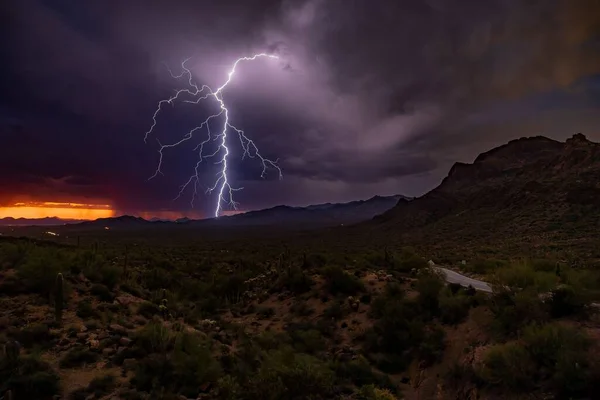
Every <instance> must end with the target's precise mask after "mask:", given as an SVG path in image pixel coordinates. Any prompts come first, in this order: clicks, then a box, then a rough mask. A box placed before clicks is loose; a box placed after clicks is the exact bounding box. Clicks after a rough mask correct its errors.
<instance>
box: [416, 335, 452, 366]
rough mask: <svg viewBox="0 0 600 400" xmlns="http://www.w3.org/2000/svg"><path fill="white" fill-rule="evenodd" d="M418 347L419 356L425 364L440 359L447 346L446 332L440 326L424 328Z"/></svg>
mask: <svg viewBox="0 0 600 400" xmlns="http://www.w3.org/2000/svg"><path fill="white" fill-rule="evenodd" d="M423 333H424V335H423V338H422V339H421V341H420V343H419V347H418V353H419V358H420V359H421V360H422V361H424V362H425V365H431V364H433V363H435V362H437V361H439V360H440V359H441V358H442V356H443V355H444V349H445V348H446V332H445V331H444V330H443V329H442V328H440V327H439V326H435V325H434V326H431V327H428V328H427V329H425V330H424V332H423Z"/></svg>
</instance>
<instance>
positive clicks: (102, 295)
mask: <svg viewBox="0 0 600 400" xmlns="http://www.w3.org/2000/svg"><path fill="white" fill-rule="evenodd" d="M90 293H91V294H93V295H94V296H96V297H98V299H99V300H101V301H113V299H114V295H113V294H112V293H111V291H110V289H109V288H108V287H106V286H105V285H102V284H99V283H95V284H93V285H92V287H91V288H90Z"/></svg>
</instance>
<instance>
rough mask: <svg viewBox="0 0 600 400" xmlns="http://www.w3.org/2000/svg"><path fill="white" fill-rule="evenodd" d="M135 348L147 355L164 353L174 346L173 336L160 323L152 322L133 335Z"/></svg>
mask: <svg viewBox="0 0 600 400" xmlns="http://www.w3.org/2000/svg"><path fill="white" fill-rule="evenodd" d="M134 339H135V345H136V347H138V348H140V349H143V350H144V351H145V352H146V353H147V354H152V353H164V352H166V351H168V350H170V349H171V348H172V347H173V345H174V340H175V335H174V333H173V332H171V331H170V330H169V328H167V327H166V326H164V325H163V324H162V323H160V322H157V321H152V322H150V323H149V324H147V325H146V326H144V328H142V329H141V330H140V331H138V332H137V334H136V335H135V338H134Z"/></svg>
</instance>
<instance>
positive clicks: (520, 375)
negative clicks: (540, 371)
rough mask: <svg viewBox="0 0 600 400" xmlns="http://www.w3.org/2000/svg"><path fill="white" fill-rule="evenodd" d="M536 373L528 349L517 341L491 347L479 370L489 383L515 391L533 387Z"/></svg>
mask: <svg viewBox="0 0 600 400" xmlns="http://www.w3.org/2000/svg"><path fill="white" fill-rule="evenodd" d="M534 373H535V364H534V362H533V361H532V360H531V357H530V356H529V354H528V353H527V350H525V348H524V347H523V346H522V345H520V344H518V343H515V342H510V343H506V344H500V345H496V346H494V347H492V348H490V349H489V350H488V351H487V353H486V354H485V358H484V361H483V367H482V368H481V370H480V371H479V375H480V376H481V378H482V379H483V380H484V381H485V382H487V383H488V384H490V385H493V386H499V387H504V388H506V389H508V390H510V391H515V392H517V391H526V390H529V389H531V387H532V383H533V382H532V379H531V377H532V376H533V375H534Z"/></svg>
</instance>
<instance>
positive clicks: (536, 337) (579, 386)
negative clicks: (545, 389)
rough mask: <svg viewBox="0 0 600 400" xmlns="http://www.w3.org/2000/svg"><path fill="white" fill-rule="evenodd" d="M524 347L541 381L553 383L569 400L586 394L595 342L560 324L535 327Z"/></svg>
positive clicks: (526, 333) (528, 331)
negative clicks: (592, 342) (590, 350)
mask: <svg viewBox="0 0 600 400" xmlns="http://www.w3.org/2000/svg"><path fill="white" fill-rule="evenodd" d="M523 343H524V347H525V349H526V350H527V352H528V353H529V355H530V357H531V359H532V360H533V361H534V362H535V363H536V366H537V368H536V377H537V378H538V379H537V380H540V381H546V380H549V381H550V382H551V386H552V387H553V389H554V390H555V391H556V392H558V393H560V394H563V395H569V397H571V396H577V395H581V394H583V393H584V392H585V390H586V388H587V385H588V382H589V375H588V372H589V359H588V354H587V351H588V348H589V347H590V344H591V342H590V340H589V339H588V338H587V337H586V336H585V335H584V334H583V333H582V332H581V331H580V330H577V329H575V328H572V327H567V326H562V325H559V324H547V325H543V326H535V325H534V326H530V327H528V328H527V329H525V330H524V333H523Z"/></svg>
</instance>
